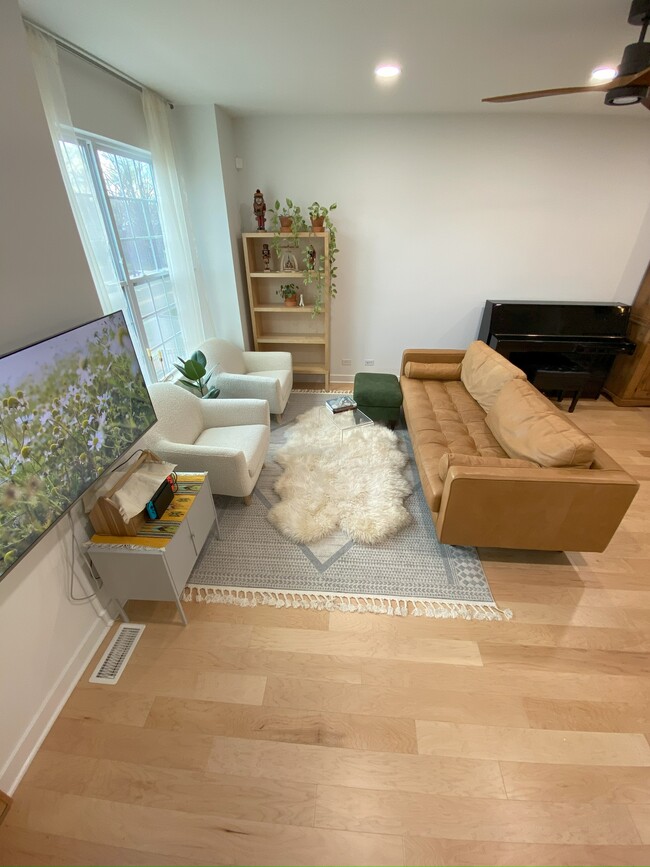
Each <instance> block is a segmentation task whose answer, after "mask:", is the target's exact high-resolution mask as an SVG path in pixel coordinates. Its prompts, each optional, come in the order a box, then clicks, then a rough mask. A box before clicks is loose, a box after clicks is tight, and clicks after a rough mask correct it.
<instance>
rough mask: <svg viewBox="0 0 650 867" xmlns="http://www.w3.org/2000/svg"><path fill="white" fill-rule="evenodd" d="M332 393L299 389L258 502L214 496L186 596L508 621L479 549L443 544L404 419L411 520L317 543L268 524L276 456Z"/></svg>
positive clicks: (274, 437) (276, 428) (275, 437)
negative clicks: (209, 526) (207, 534)
mask: <svg viewBox="0 0 650 867" xmlns="http://www.w3.org/2000/svg"><path fill="white" fill-rule="evenodd" d="M331 396H332V395H328V394H326V393H322V392H320V393H318V392H292V394H291V397H290V398H289V402H288V404H287V407H286V409H285V413H284V415H283V419H282V422H281V423H280V424H278V423H276V422H273V423H272V430H271V445H270V449H269V454H268V456H267V459H266V462H265V467H264V469H263V470H262V474H261V476H260V479H259V481H258V483H257V486H256V488H255V491H254V493H253V503H252V505H250V506H246V505H244V503H243V501H242V500H240V499H237V498H233V497H216V498H215V503H216V506H217V515H218V520H219V529H220V538H218V539H217V538H216V536H214V535H213V536H212V537H211V538H210V539H209V540H208V542H207V544H206V546H205V548H204V551H203V553H202V555H201V557H200V559H199V561H198V563H197V565H196V566H195V568H194V571H193V573H192V575H191V577H190V581H189V583H188V585H187V587H186V589H185V595H184V599H185V600H187V601H190V600H191V601H195V602H218V603H224V604H231V605H241V606H246V607H248V606H255V605H272V606H275V607H278V608H283V607H287V608H314V609H330V610H334V609H336V610H340V611H357V612H363V611H365V612H372V613H375V614H387V615H393V616H395V615H397V616H404V615H414V616H416V617H417V616H426V617H442V618H447V617H463V618H466V619H468V620H471V619H479V620H501V619H504V618H505V619H509V618H510V617H511V616H512V614H511V612H510V611H509V610H502V609H500V608H499V607H498V606H497V604H496V602H495V601H494V598H493V596H492V593H491V591H490V587H489V585H488V582H487V578H486V577H485V573H484V571H483V567H482V565H481V561H480V559H479V557H478V554H477V552H476V549H474V548H461V547H453V546H451V545H442V544H441V543H440V542H439V541H438V539H437V536H436V532H435V529H434V526H433V522H432V520H431V513H430V512H429V509H428V507H427V504H426V501H425V499H424V495H423V493H422V487H421V485H420V481H419V477H418V473H417V469H416V467H415V462H414V459H413V451H412V448H411V442H410V439H409V435H408V431H407V430H406V427H405V426H398V427H397V428H396V433H397V434H398V436H399V440H400V448H401V449H403V450H404V451H405V452H406V454H407V455H408V462H407V464H406V467H405V470H404V472H405V473H406V475H407V476H408V478H409V480H410V481H411V484H412V489H413V490H412V493H411V494H410V495H409V496H408V497H407V498H406V500H404V505H405V506H406V508H407V509H408V511H409V513H410V516H411V520H410V522H409V523H408V524H407V526H405V527H404V528H403V529H402V530H400V531H399V532H398V533H397V534H396V535H393V536H391V537H390V538H388V539H386V540H385V541H383V542H380V543H378V544H374V545H364V544H361V543H358V542H354V541H352V540H351V539H350V538H349V537H347V536H346V535H345V534H344V533H343V532H342V531H340V530H339V531H337V532H335V533H333V534H332V535H331V536H329V537H328V538H325V539H323V540H321V541H319V542H314V543H311V544H309V545H306V544H296V543H295V542H292V541H290V540H289V539H287V538H285V537H284V536H283V535H281V534H280V533H279V532H278V530H276V529H275V527H274V526H273V525H272V524H271V523H270V522H269V520H268V518H267V515H268V512H269V510H270V509H271V507H272V506H273V505H275V504H276V503H277V502H278V500H279V498H278V496H277V494H276V493H275V491H274V484H275V482H276V480H277V479H278V478H279V476H280V474H281V473H282V469H281V467H280V466H279V465H278V464H277V463H276V462H275V461H274V454H275V453H276V452H277V450H278V449H279V448H280V446H281V445H282V444H283V442H284V439H285V437H286V435H287V432H288V431H289V430H290V429H291V426H292V425H293V424H294V422H295V420H296V419H297V417H298V416H299V415H301V414H302V413H304V412H306V411H307V410H309V409H312V408H313V407H315V406H318V405H321V404H323V403H324V401H325V400H326V399H327V398H328V397H331ZM345 436H355V433H354V432H351V433H348V434H345ZM342 447H343V448H344V447H345V446H344V445H343V446H342Z"/></svg>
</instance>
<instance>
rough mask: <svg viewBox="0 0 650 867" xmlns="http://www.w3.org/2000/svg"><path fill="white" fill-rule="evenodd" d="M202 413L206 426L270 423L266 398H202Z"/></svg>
mask: <svg viewBox="0 0 650 867" xmlns="http://www.w3.org/2000/svg"><path fill="white" fill-rule="evenodd" d="M201 414H202V416H203V426H204V428H210V427H232V426H233V425H245V424H265V425H270V423H271V416H270V414H269V405H268V402H267V401H265V400H253V399H250V398H249V399H246V400H227V399H226V400H221V399H220V398H216V399H215V400H202V401H201Z"/></svg>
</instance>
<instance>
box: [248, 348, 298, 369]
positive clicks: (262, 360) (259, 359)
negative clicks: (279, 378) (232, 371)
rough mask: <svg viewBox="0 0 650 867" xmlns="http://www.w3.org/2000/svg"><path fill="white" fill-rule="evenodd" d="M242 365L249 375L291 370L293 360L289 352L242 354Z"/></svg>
mask: <svg viewBox="0 0 650 867" xmlns="http://www.w3.org/2000/svg"><path fill="white" fill-rule="evenodd" d="M242 354H243V356H244V364H245V365H246V370H247V371H248V372H249V373H258V372H259V373H260V374H261V373H262V372H263V371H265V370H291V368H292V366H293V359H292V356H291V353H290V352H244V353H242Z"/></svg>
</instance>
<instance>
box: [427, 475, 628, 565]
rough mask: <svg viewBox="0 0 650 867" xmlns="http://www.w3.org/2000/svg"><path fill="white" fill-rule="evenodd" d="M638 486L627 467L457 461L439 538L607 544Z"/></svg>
mask: <svg viewBox="0 0 650 867" xmlns="http://www.w3.org/2000/svg"><path fill="white" fill-rule="evenodd" d="M638 487H639V485H638V483H637V482H636V481H635V480H634V479H633V478H632V477H631V476H630V475H628V473H626V472H625V471H624V470H621V469H611V470H610V469H607V470H600V469H573V468H553V469H549V468H542V467H540V468H539V469H522V468H518V469H506V468H501V467H489V468H487V467H450V468H449V472H448V473H447V478H446V479H445V482H444V485H443V491H442V499H441V503H440V511H439V512H438V515H437V518H436V529H437V532H438V538H439V539H440V541H441V542H444V543H447V544H450V545H476V546H486V547H495V548H527V549H537V550H545V551H604V550H605V548H606V547H607V545H608V544H609V542H610V540H611V538H612V536H613V535H614V533H615V532H616V529H617V527H618V525H619V524H620V522H621V520H622V519H623V516H624V515H625V512H626V511H627V509H628V507H629V505H630V503H631V502H632V500H633V499H634V496H635V494H636V492H637V490H638Z"/></svg>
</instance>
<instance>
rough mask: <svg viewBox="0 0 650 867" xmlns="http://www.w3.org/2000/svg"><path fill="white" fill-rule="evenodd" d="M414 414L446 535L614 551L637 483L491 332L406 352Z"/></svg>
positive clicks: (409, 411)
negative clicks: (491, 343) (493, 343)
mask: <svg viewBox="0 0 650 867" xmlns="http://www.w3.org/2000/svg"><path fill="white" fill-rule="evenodd" d="M400 383H401V386H402V392H403V395H404V404H403V406H404V414H405V417H406V423H407V425H408V429H409V433H410V436H411V441H412V444H413V450H414V453H415V460H416V463H417V467H418V471H419V474H420V480H421V482H422V488H423V491H424V495H425V497H426V501H427V503H428V505H429V508H430V509H431V514H432V516H433V521H434V524H435V527H436V531H437V534H438V538H439V539H440V541H441V542H445V543H447V544H450V545H476V546H486V547H497V548H529V549H540V550H550V551H604V550H605V548H606V547H607V545H608V544H609V541H610V540H611V538H612V536H613V535H614V532H615V531H616V528H617V527H618V525H619V524H620V522H621V520H622V518H623V516H624V515H625V512H626V511H627V509H628V507H629V505H630V503H631V502H632V500H633V499H634V496H635V494H636V492H637V490H638V487H639V485H638V483H637V482H636V481H635V480H634V479H633V478H632V477H631V476H630V475H629V474H628V473H626V472H625V471H624V470H623V469H622V468H621V467H620V466H618V464H617V463H616V462H615V461H613V460H612V458H610V457H609V455H608V454H607V453H606V452H604V451H603V450H602V449H601V448H600V447H599V446H598V445H597V444H596V443H595V442H594V441H593V440H591V439H590V438H589V437H588V436H587V435H586V434H584V433H583V432H582V431H581V430H580V429H579V428H578V427H576V425H574V424H573V423H572V422H571V421H570V420H569V419H568V418H567V415H566V413H563V412H562V411H561V410H560V409H559V408H557V407H556V406H555V405H554V404H552V403H551V402H550V401H549V400H547V399H546V398H545V397H544V396H543V395H541V394H540V393H539V392H538V391H537V390H536V389H535V388H534V387H533V386H532V385H531V384H530V383H529V382H527V381H526V375H525V374H524V373H523V371H521V370H519V368H517V367H515V366H514V365H512V364H511V363H510V362H509V361H508V360H507V359H505V358H503V356H501V355H499V354H498V353H496V352H494V350H492V349H490V348H489V347H488V346H487V345H486V344H485V343H483V342H482V341H478V340H477V341H475V342H474V343H472V344H471V345H470V347H469V348H468V349H467V350H435V349H407V350H406V351H405V352H404V354H403V357H402V369H401V378H400Z"/></svg>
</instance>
